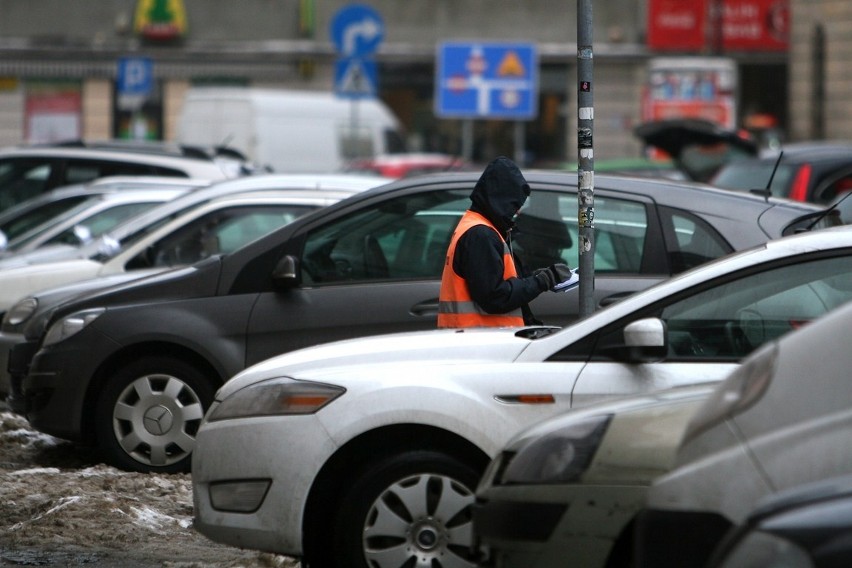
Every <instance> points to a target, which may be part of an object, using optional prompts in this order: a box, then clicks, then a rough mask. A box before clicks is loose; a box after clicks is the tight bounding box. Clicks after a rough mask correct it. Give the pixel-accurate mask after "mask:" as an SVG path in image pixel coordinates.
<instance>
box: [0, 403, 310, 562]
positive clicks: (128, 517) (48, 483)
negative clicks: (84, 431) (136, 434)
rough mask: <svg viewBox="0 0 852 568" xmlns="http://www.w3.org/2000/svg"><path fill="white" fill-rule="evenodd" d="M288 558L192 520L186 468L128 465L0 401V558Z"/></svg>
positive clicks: (240, 560) (186, 560)
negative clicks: (115, 463) (207, 531)
mask: <svg viewBox="0 0 852 568" xmlns="http://www.w3.org/2000/svg"><path fill="white" fill-rule="evenodd" d="M20 565H30V566H34V565H39V566H77V565H80V566H83V565H85V566H123V567H127V568H143V567H149V566H150V567H155V566H167V567H171V568H205V567H214V566H215V567H228V568H235V567H238V566H239V567H245V568H253V567H266V568H297V567H298V566H299V564H298V563H297V562H296V561H295V560H293V559H291V558H287V557H284V556H278V555H273V554H265V553H259V552H256V551H248V550H240V549H237V548H233V547H228V546H224V545H220V544H217V543H214V542H213V541H210V540H209V539H207V538H206V537H204V536H203V535H201V534H199V533H197V532H195V531H194V530H193V529H192V483H191V480H190V476H189V475H188V474H178V475H152V474H140V473H130V472H125V471H121V470H118V469H116V468H113V467H109V466H106V465H104V464H102V463H100V462H99V461H98V459H97V456H96V454H95V453H94V452H93V451H92V450H90V449H87V448H80V447H77V446H75V445H74V444H72V443H70V442H65V441H62V440H58V439H56V438H53V437H51V436H46V435H44V434H40V433H38V432H35V431H33V430H32V429H31V428H30V427H29V424H28V423H27V421H26V419H24V418H22V417H21V416H18V415H16V414H13V413H10V412H5V411H3V409H2V408H0V566H20Z"/></svg>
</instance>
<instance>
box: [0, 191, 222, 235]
mask: <svg viewBox="0 0 852 568" xmlns="http://www.w3.org/2000/svg"><path fill="white" fill-rule="evenodd" d="M209 184H210V182H209V181H207V180H198V179H191V178H177V177H159V176H109V177H105V178H99V179H96V180H93V181H90V182H86V183H80V184H74V185H70V186H64V187H60V188H56V189H52V190H50V191H46V192H44V193H41V194H39V195H37V196H36V197H33V198H31V199H27V200H26V201H23V202H21V203H19V204H17V205H14V206H12V207H9V208H8V209H6V210H4V211H2V212H0V251H3V250H5V247H6V246H8V243H9V241H10V240H12V239H14V238H16V237H18V236H19V235H21V234H22V233H24V232H26V231H29V230H30V229H32V228H34V227H36V226H37V225H40V224H42V223H44V222H46V221H47V220H48V219H51V218H53V217H56V216H57V215H60V214H62V213H65V212H66V211H68V210H69V209H71V208H74V207H78V206H82V205H83V204H84V202H94V201H96V200H97V199H98V198H99V196H100V195H103V194H105V193H112V192H115V191H119V190H122V189H136V190H138V189H144V188H149V187H164V186H170V187H172V188H176V189H183V190H185V191H190V190H192V189H197V188H199V187H203V186H206V185H209Z"/></svg>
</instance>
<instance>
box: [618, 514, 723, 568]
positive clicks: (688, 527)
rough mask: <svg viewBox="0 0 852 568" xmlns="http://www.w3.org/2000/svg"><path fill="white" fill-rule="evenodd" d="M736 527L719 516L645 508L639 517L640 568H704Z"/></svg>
mask: <svg viewBox="0 0 852 568" xmlns="http://www.w3.org/2000/svg"><path fill="white" fill-rule="evenodd" d="M732 526H733V524H732V523H731V522H730V521H729V520H728V519H726V518H725V517H723V516H722V515H720V514H718V513H712V512H704V511H673V510H663V509H643V510H642V511H641V512H640V513H639V514H638V515H637V518H636V540H637V543H636V548H635V551H636V563H635V566H636V567H637V568H701V567H702V566H704V565H705V564H706V563H707V560H708V559H709V558H710V554H711V553H712V552H713V550H714V549H715V548H716V546H717V545H718V544H719V543H720V542H721V540H722V538H723V537H724V535H725V533H727V532H728V530H730V529H731V527H732Z"/></svg>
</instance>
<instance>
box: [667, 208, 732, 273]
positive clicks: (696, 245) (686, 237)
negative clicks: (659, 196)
mask: <svg viewBox="0 0 852 568" xmlns="http://www.w3.org/2000/svg"><path fill="white" fill-rule="evenodd" d="M660 216H661V220H662V223H663V235H664V238H665V240H666V249H667V250H668V255H669V266H670V267H671V272H672V274H678V273H679V272H683V271H685V270H688V269H690V268H693V267H695V266H698V265H700V264H704V263H705V262H708V261H710V260H713V259H716V258H719V257H722V256H725V255H726V254H729V253H731V252H733V250H734V249H733V247H732V246H731V245H730V244H728V242H727V241H726V240H725V239H724V238H722V236H721V235H720V234H719V233H718V232H717V231H716V230H715V229H713V227H711V226H710V225H709V224H708V223H707V222H706V221H704V220H703V219H701V218H699V217H696V216H695V215H694V214H692V213H690V212H688V211H682V210H678V209H671V208H668V207H661V208H660Z"/></svg>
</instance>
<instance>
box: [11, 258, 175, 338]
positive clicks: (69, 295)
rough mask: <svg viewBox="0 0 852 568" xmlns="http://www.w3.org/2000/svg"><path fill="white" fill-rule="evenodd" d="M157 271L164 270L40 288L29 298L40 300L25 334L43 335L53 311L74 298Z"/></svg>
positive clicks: (129, 273) (103, 277)
mask: <svg viewBox="0 0 852 568" xmlns="http://www.w3.org/2000/svg"><path fill="white" fill-rule="evenodd" d="M157 272H162V270H161V269H153V268H152V269H145V270H133V271H129V272H119V273H116V274H107V275H103V276H99V277H96V278H91V279H88V280H80V281H77V282H72V283H70V284H65V285H61V286H57V287H55V288H48V289H46V290H39V291H38V292H36V293H35V294H33V295H31V296H28V298H35V299H36V300H37V301H38V309H37V310H36V312H35V314H34V315H33V316H32V317H31V318H30V319H29V321H28V322H27V324H26V325H25V326H24V327H23V332H24V335H25V336H26V337H27V338H29V339H37V338H39V337H41V334H42V333H43V332H44V328H45V326H46V324H47V321H48V320H49V319H50V317H51V315H52V314H53V311H54V310H55V309H56V308H57V306H60V305H62V304H64V303H66V302H69V301H71V300H73V299H76V298H80V297H83V296H85V295H86V294H91V293H94V292H96V291H98V290H105V289H107V288H110V287H111V286H116V285H118V284H123V283H126V282H130V281H132V280H137V279H140V278H143V277H145V276H148V275H150V274H155V273H157ZM5 325H6V324H5V322H4V331H11V330H7V329H6V328H5Z"/></svg>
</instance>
